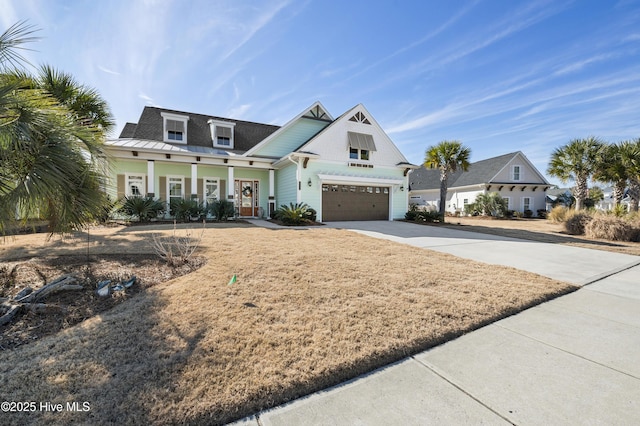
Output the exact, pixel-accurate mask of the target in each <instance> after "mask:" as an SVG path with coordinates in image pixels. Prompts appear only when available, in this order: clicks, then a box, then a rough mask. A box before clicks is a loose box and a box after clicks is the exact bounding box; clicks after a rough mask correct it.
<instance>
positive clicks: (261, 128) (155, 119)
mask: <svg viewBox="0 0 640 426" xmlns="http://www.w3.org/2000/svg"><path fill="white" fill-rule="evenodd" d="M162 112H168V113H172V114H180V115H187V116H189V122H188V124H187V146H189V147H195V146H200V147H205V148H212V147H213V141H212V139H211V131H210V128H209V124H208V123H207V121H208V120H211V119H212V120H215V121H222V122H225V121H226V122H229V123H234V124H235V127H234V135H233V139H234V147H233V148H234V149H233V150H231V152H236V153H244V152H246V151H248V150H249V149H251V148H252V147H253V146H255V145H257V144H258V143H259V142H260V141H262V140H263V139H265V138H266V137H267V136H269V135H270V134H272V133H273V132H275V131H276V130H278V129H279V128H280V127H279V126H273V125H270V124H262V123H254V122H250V121H242V120H233V119H230V118H224V117H214V116H211V115H203V114H194V113H190V112H183V111H175V110H170V109H165V108H157V107H150V106H147V107H145V108H144V110H143V111H142V114H141V115H140V120H138V123H137V124H134V123H127V124H126V125H125V127H124V128H123V129H122V132H121V133H120V138H133V139H139V140H150V141H158V142H163V140H164V138H163V133H162V132H163V118H162V115H161V113H162ZM134 127H135V128H134ZM180 145H182V144H180Z"/></svg>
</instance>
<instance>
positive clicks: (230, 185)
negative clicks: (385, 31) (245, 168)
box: [227, 166, 235, 203]
mask: <svg viewBox="0 0 640 426" xmlns="http://www.w3.org/2000/svg"><path fill="white" fill-rule="evenodd" d="M227 174H228V175H227V200H229V201H231V202H232V203H233V199H234V198H235V183H234V177H233V166H229V167H227Z"/></svg>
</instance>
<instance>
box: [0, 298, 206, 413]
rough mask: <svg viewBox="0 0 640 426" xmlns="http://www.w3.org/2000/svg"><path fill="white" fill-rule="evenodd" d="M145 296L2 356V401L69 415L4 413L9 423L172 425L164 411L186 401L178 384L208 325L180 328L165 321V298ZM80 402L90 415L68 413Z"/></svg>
mask: <svg viewBox="0 0 640 426" xmlns="http://www.w3.org/2000/svg"><path fill="white" fill-rule="evenodd" d="M145 293H146V294H145V297H140V296H138V297H135V298H132V299H131V300H129V301H127V302H125V303H123V304H120V305H119V306H117V307H116V308H114V309H113V310H112V311H109V312H107V313H106V314H104V315H100V316H97V317H94V318H92V319H90V320H87V321H85V322H84V323H82V324H79V325H78V326H75V327H72V328H70V329H67V330H66V331H63V332H61V333H59V334H57V335H53V336H49V337H46V338H44V339H42V340H41V341H39V342H34V343H32V344H29V345H26V346H23V347H20V348H18V349H17V350H14V351H4V352H2V353H0V360H2V362H0V371H1V372H2V376H3V377H4V378H5V379H4V383H3V387H2V390H0V394H1V395H2V397H3V398H4V399H3V400H9V401H12V400H13V401H36V404H38V407H39V406H40V405H39V404H40V402H47V401H48V402H51V403H53V404H62V405H63V407H64V409H63V410H62V412H51V411H49V412H47V411H46V410H36V411H35V412H23V413H5V414H3V424H34V423H38V424H158V423H163V422H166V421H167V420H168V419H167V418H164V417H163V413H162V412H157V411H156V410H157V407H166V409H167V410H170V408H171V406H172V405H175V404H178V403H179V402H180V394H179V393H177V392H176V389H175V387H176V384H175V379H176V377H179V376H180V374H181V370H182V369H183V368H185V366H187V365H188V362H187V361H188V360H189V358H190V357H191V356H192V354H193V352H194V351H195V350H196V348H197V347H198V343H199V342H200V340H201V339H202V338H203V336H204V334H205V332H206V325H205V324H199V325H196V326H195V327H192V328H191V329H189V330H188V332H186V333H185V332H184V331H181V330H180V328H179V327H176V326H172V323H171V320H170V319H168V320H167V319H166V318H163V319H161V318H159V317H158V315H157V313H158V312H161V311H162V308H163V306H164V305H166V302H165V301H164V300H163V296H162V295H161V294H160V293H158V292H154V291H151V292H150V291H146V292H145ZM132 312H136V316H135V318H132V316H131V313H132ZM161 323H162V324H164V325H163V326H162V327H160V326H159V324H161ZM74 402H78V403H79V407H81V408H82V407H83V403H85V402H86V403H88V404H89V407H90V410H88V411H81V410H80V411H77V412H74V411H67V403H74ZM165 414H166V413H165ZM169 422H171V421H170V420H169Z"/></svg>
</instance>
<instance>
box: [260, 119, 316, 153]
mask: <svg viewBox="0 0 640 426" xmlns="http://www.w3.org/2000/svg"><path fill="white" fill-rule="evenodd" d="M328 124H329V123H328V122H326V121H321V120H314V119H310V118H304V117H302V118H300V119H299V120H298V121H297V122H295V123H294V124H293V125H292V126H291V127H289V128H288V129H285V130H283V131H282V132H281V133H280V134H278V135H276V137H275V138H274V139H272V140H271V141H269V143H267V144H266V145H265V146H263V147H261V148H259V149H258V150H257V151H256V152H255V155H259V156H265V157H278V158H280V157H284V156H285V155H287V154H289V153H290V152H292V151H293V150H295V149H296V148H298V147H299V146H300V145H302V144H303V143H304V142H305V141H307V140H309V139H310V138H311V137H312V136H313V135H315V134H316V133H318V132H319V131H320V130H322V129H323V128H325V127H326V126H327V125H328Z"/></svg>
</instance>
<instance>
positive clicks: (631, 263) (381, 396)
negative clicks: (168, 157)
mask: <svg viewBox="0 0 640 426" xmlns="http://www.w3.org/2000/svg"><path fill="white" fill-rule="evenodd" d="M329 226H332V227H336V228H344V229H350V230H353V231H354V232H359V233H362V234H365V235H370V236H372V237H376V238H384V239H388V240H391V241H396V242H400V243H403V244H410V245H413V246H415V247H420V248H427V249H429V250H437V251H441V252H445V253H450V254H453V255H455V256H459V257H464V258H469V259H474V260H478V261H482V262H486V263H492V264H500V265H507V266H513V267H516V268H519V269H523V270H527V271H531V272H536V273H539V274H542V275H546V276H548V277H551V278H556V279H561V280H565V281H570V282H573V283H575V284H579V285H583V286H584V287H583V288H581V289H580V290H578V291H577V292H574V293H572V294H569V295H566V296H563V297H561V298H558V299H555V300H553V301H550V302H548V303H544V304H542V305H539V306H537V307H534V308H531V309H528V310H526V311H524V312H521V313H520V314H518V315H514V316H512V317H509V318H506V319H504V320H501V321H498V322H496V323H493V324H491V325H489V326H486V327H483V328H482V329H479V330H477V331H474V332H471V333H469V334H467V335H465V336H462V337H460V338H458V339H456V340H453V341H451V342H449V343H446V344H444V345H441V346H438V347H436V348H433V349H431V350H428V351H425V352H423V353H420V354H418V355H416V356H413V357H410V358H407V359H405V360H403V361H401V362H399V363H396V364H393V365H390V366H387V367H385V368H382V369H380V370H378V371H375V372H373V373H371V374H368V375H365V376H363V377H360V378H357V379H354V380H352V381H350V382H347V383H344V384H342V385H339V386H336V387H334V388H332V389H329V390H326V391H322V392H318V393H315V394H313V395H310V396H308V397H305V398H301V399H299V400H296V401H294V402H292V403H290V404H287V405H284V406H281V407H277V408H274V409H272V410H269V411H266V412H262V413H258V414H256V415H255V416H252V417H250V418H247V419H244V420H242V421H240V422H239V423H246V424H260V425H264V426H267V425H293V424H295V425H356V424H357V425H389V424H403V425H427V424H434V425H442V424H445V425H459V424H517V425H574V424H593V425H596V424H597V425H635V424H640V404H639V403H638V401H640V361H639V360H640V266H638V265H640V257H636V256H629V255H620V254H614V253H608V252H603V251H596V250H589V249H583V248H577V247H568V246H562V245H557V244H547V243H536V242H531V241H525V240H517V239H512V238H503V237H498V236H492V235H482V234H476V233H470V232H464V231H458V230H452V229H446V228H439V227H429V226H421V225H415V224H409V223H404V222H337V223H332V224H330V225H329ZM425 256H428V251H426V250H425Z"/></svg>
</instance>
